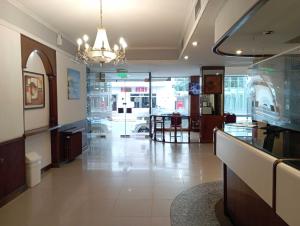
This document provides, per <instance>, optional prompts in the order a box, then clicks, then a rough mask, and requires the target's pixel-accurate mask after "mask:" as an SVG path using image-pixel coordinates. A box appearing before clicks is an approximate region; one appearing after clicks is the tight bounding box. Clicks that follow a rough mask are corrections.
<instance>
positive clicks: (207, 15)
mask: <svg viewBox="0 0 300 226" xmlns="http://www.w3.org/2000/svg"><path fill="white" fill-rule="evenodd" d="M225 1H226V0H210V1H208V4H207V7H206V8H205V10H204V12H203V15H202V17H201V19H200V20H199V23H198V24H197V26H196V28H195V30H194V32H193V34H192V36H191V39H190V40H189V42H188V45H187V47H186V49H184V51H182V52H181V56H180V57H181V60H182V58H183V57H184V56H185V55H188V56H189V62H190V63H191V64H198V65H199V64H200V65H201V66H216V65H225V66H232V67H236V66H249V65H251V64H252V63H253V59H251V58H241V57H225V56H219V55H216V54H214V53H213V51H212V48H213V46H214V44H215V43H214V34H215V19H216V17H217V15H218V13H219V11H220V10H221V9H222V6H223V4H224V2H225ZM194 41H197V42H198V46H197V47H193V46H192V42H194Z"/></svg>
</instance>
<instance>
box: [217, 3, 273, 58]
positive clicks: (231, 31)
mask: <svg viewBox="0 0 300 226" xmlns="http://www.w3.org/2000/svg"><path fill="white" fill-rule="evenodd" d="M268 1H269V0H259V1H258V2H257V3H256V4H255V5H254V6H253V7H251V9H249V10H248V11H247V12H246V13H245V14H244V15H243V16H242V17H241V18H240V19H239V20H238V21H237V22H236V23H235V24H234V25H233V26H232V27H231V28H230V29H229V30H228V31H227V32H226V33H225V34H224V35H223V36H222V37H221V38H220V39H219V40H218V41H217V42H216V44H215V46H214V47H213V49H212V50H213V52H214V53H215V54H217V55H221V56H231V57H271V56H273V55H270V54H256V55H255V54H253V55H252V54H241V55H238V54H235V53H226V52H223V51H221V50H220V47H221V45H222V44H223V43H224V42H225V41H226V40H227V39H228V38H229V37H231V36H232V35H233V34H235V33H236V32H237V31H238V30H239V29H240V28H241V27H242V26H243V25H244V24H245V23H246V22H247V21H248V20H250V18H252V17H253V16H254V15H255V14H256V13H257V12H258V10H259V9H261V7H263V6H264V5H265V4H266V3H267V2H268Z"/></svg>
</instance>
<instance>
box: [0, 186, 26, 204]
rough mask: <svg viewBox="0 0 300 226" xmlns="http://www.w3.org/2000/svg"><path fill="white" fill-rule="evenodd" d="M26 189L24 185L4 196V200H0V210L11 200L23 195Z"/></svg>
mask: <svg viewBox="0 0 300 226" xmlns="http://www.w3.org/2000/svg"><path fill="white" fill-rule="evenodd" d="M26 189H27V185H26V184H24V185H22V186H21V187H19V188H18V189H16V190H15V191H13V192H11V193H10V194H8V195H6V196H5V197H4V198H2V199H1V200H0V208H1V207H3V206H4V205H5V204H7V203H9V202H10V201H12V200H13V199H15V198H16V197H17V196H18V195H20V194H21V193H23V192H24V191H25V190H26Z"/></svg>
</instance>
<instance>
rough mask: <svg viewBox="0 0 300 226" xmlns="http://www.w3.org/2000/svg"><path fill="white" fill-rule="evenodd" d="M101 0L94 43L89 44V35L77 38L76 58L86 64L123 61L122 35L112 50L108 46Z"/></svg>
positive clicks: (101, 64) (124, 58)
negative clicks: (98, 24) (98, 23)
mask: <svg viewBox="0 0 300 226" xmlns="http://www.w3.org/2000/svg"><path fill="white" fill-rule="evenodd" d="M102 17H103V13H102V0H100V26H99V27H98V29H97V35H96V39H95V42H94V45H93V46H91V45H90V44H89V43H88V41H89V36H87V35H83V37H82V38H79V39H77V45H78V48H77V54H76V55H77V59H78V60H81V61H82V62H84V63H86V64H98V63H99V64H100V66H103V64H104V63H110V62H113V63H115V64H117V63H125V61H126V55H125V53H126V48H127V43H126V41H125V39H124V38H123V37H121V38H120V40H119V45H117V44H115V45H114V48H113V50H112V49H111V48H110V46H109V42H108V38H107V34H106V30H105V28H104V27H103V21H102V20H103V19H102Z"/></svg>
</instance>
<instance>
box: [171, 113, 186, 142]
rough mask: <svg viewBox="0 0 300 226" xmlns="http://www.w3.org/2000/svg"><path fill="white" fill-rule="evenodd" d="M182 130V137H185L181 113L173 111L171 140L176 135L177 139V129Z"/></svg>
mask: <svg viewBox="0 0 300 226" xmlns="http://www.w3.org/2000/svg"><path fill="white" fill-rule="evenodd" d="M173 129H174V136H173V135H172V131H173ZM178 130H180V135H179V137H181V139H183V133H182V118H181V115H180V114H179V113H173V114H172V116H171V127H170V141H171V139H172V137H175V141H177V137H178V134H177V131H178Z"/></svg>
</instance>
